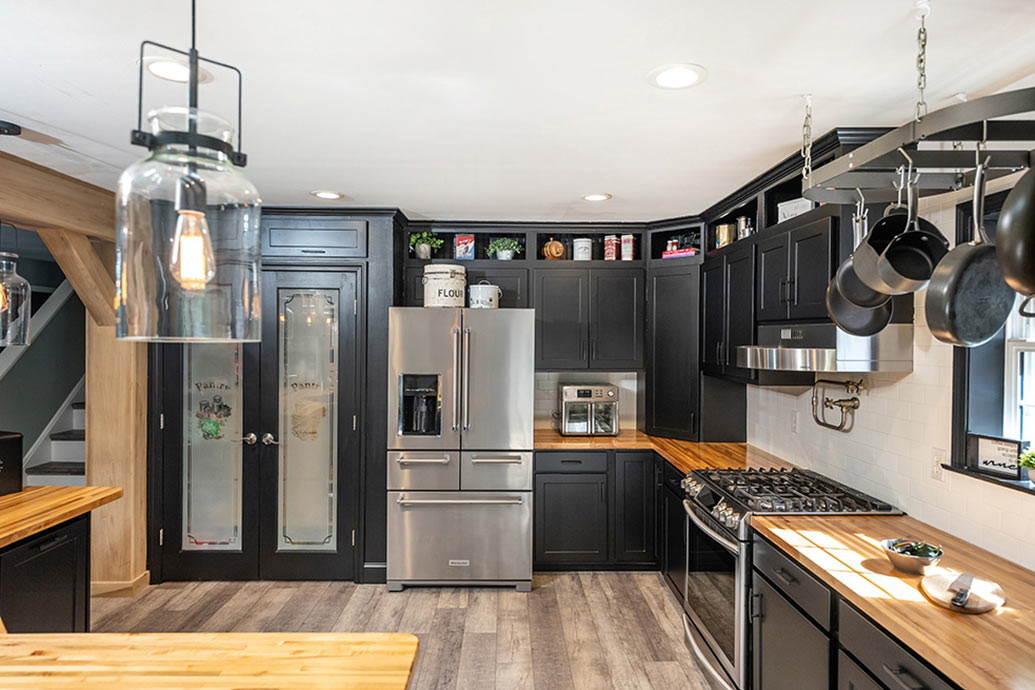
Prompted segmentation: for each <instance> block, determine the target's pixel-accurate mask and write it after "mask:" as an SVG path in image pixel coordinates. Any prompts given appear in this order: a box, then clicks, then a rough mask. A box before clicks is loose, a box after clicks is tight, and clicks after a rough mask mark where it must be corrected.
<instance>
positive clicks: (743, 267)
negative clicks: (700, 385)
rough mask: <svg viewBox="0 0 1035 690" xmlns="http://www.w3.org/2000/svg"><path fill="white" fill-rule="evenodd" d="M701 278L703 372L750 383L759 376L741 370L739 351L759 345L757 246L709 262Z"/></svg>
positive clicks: (730, 251)
mask: <svg viewBox="0 0 1035 690" xmlns="http://www.w3.org/2000/svg"><path fill="white" fill-rule="evenodd" d="M701 276H702V279H701V347H702V352H701V370H702V371H703V372H704V373H706V374H711V375H713V376H727V377H730V378H734V379H737V380H741V381H750V380H752V379H753V378H754V376H755V373H754V372H753V371H752V370H750V369H741V368H739V367H737V347H738V346H740V345H753V344H754V342H755V246H754V245H753V244H749V243H745V244H744V246H740V247H735V248H733V249H731V250H729V251H727V252H724V253H723V254H722V255H721V256H717V257H712V258H711V259H708V260H707V261H705V262H704V266H703V267H702V269H701Z"/></svg>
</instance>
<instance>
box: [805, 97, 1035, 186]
mask: <svg viewBox="0 0 1035 690" xmlns="http://www.w3.org/2000/svg"><path fill="white" fill-rule="evenodd" d="M1026 113H1033V114H1035V88H1025V89H1018V90H1016V91H1008V92H1005V93H999V94H994V95H991V96H984V97H982V98H977V99H974V100H972V101H966V102H964V103H957V104H954V105H951V106H948V107H946V108H942V109H941V110H936V111H932V112H930V113H927V114H925V115H924V116H923V118H922V119H920V120H919V121H917V120H911V121H910V122H908V123H906V124H904V125H902V126H901V127H899V128H897V129H893V130H892V131H890V132H888V133H887V134H884V135H883V136H881V137H878V138H877V139H874V140H873V141H871V142H869V143H867V144H864V145H862V146H860V147H859V148H857V149H855V150H854V151H851V152H849V153H847V154H845V155H843V156H839V157H838V158H836V159H834V160H833V161H831V162H829V163H827V164H825V165H823V166H821V167H818V168H815V169H813V170H811V171H810V172H811V174H810V175H807V176H804V177H803V179H802V196H804V197H805V198H806V199H809V200H811V201H817V202H820V203H830V204H854V203H855V202H856V201H858V199H859V191H858V190H862V192H863V194H865V195H866V200H867V201H868V202H874V203H884V202H891V201H895V199H896V197H897V192H896V190H895V186H894V184H895V183H896V182H898V179H899V174H898V172H897V169H898V167H899V166H900V165H902V164H903V163H904V162H905V159H904V158H903V153H902V151H899V149H903V150H905V151H907V152H908V155H909V158H911V159H912V162H913V169H914V170H915V171H918V172H920V173H922V174H921V175H920V176H919V178H920V179H919V190H918V191H919V194H920V196H932V195H935V194H943V193H945V192H951V191H956V190H960V189H965V188H968V187H972V186H973V185H974V176H975V167H976V165H975V157H974V151H973V148H971V149H970V150H960V149H945V150H940V149H937V148H920V146H921V144H923V143H924V142H974V143H975V144H976V143H979V142H982V141H987V142H1009V143H1010V145H1011V146H1010V148H1008V149H1002V150H996V149H991V150H988V151H987V152H986V153H987V155H988V156H989V163H988V171H987V173H986V180H987V181H991V180H994V179H996V178H999V177H1004V176H1006V175H1010V174H1013V173H1015V172H1017V171H1019V170H1025V169H1027V168H1030V167H1032V164H1033V162H1035V151H1033V150H1032V148H1033V147H1035V120H1028V119H1003V118H1012V117H1016V116H1019V115H1024V114H1026Z"/></svg>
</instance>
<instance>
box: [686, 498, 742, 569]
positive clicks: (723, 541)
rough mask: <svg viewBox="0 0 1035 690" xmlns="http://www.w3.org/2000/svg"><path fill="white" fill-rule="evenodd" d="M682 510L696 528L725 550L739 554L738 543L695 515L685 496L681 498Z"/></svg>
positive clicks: (735, 554)
mask: <svg viewBox="0 0 1035 690" xmlns="http://www.w3.org/2000/svg"><path fill="white" fill-rule="evenodd" d="M683 510H685V511H686V514H687V515H688V516H689V517H690V519H691V520H692V521H693V523H694V524H695V525H697V528H698V529H699V530H701V531H702V532H704V533H705V534H706V535H708V536H709V537H710V538H711V539H713V540H714V541H716V542H718V543H719V544H720V545H721V546H722V547H723V548H725V549H726V550H727V551H729V552H730V553H732V554H733V555H734V556H739V555H740V544H738V543H737V542H735V541H731V540H729V539H727V538H726V537H724V536H722V535H721V534H719V533H718V532H716V531H715V530H714V529H712V528H711V527H709V526H708V525H707V524H706V523H705V522H704V520H702V519H701V518H699V517H697V515H696V514H695V513H694V511H693V509H692V508H691V507H690V501H689V500H687V499H685V498H684V499H683Z"/></svg>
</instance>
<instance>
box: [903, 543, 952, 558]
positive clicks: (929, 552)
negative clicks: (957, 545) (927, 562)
mask: <svg viewBox="0 0 1035 690" xmlns="http://www.w3.org/2000/svg"><path fill="white" fill-rule="evenodd" d="M891 548H892V549H894V550H895V552H896V553H901V554H903V555H905V556H916V557H917V558H937V557H938V556H941V555H942V550H941V547H938V546H933V545H931V544H928V543H927V542H925V541H912V540H910V539H895V540H893V541H892V542H891Z"/></svg>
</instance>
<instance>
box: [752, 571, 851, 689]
mask: <svg viewBox="0 0 1035 690" xmlns="http://www.w3.org/2000/svg"><path fill="white" fill-rule="evenodd" d="M752 597H753V601H752V609H753V611H752V624H753V630H752V633H753V635H752V637H753V639H752V668H753V673H752V685H751V687H752V688H753V689H754V690H827V689H828V688H829V687H830V644H831V643H830V638H829V637H828V636H827V635H826V633H824V632H823V631H822V630H821V629H820V628H818V627H817V626H816V625H815V624H813V623H812V621H810V620H809V619H808V618H807V617H806V616H805V614H803V613H801V612H800V611H799V610H798V609H797V608H795V606H794V605H793V604H791V602H790V601H789V600H788V599H787V598H786V597H784V595H782V594H781V593H780V592H778V591H777V590H776V589H775V588H774V587H772V586H771V585H770V584H769V583H768V581H767V580H766V579H765V578H763V577H762V576H761V575H759V574H758V573H757V572H755V573H754V577H753V578H752Z"/></svg>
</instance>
